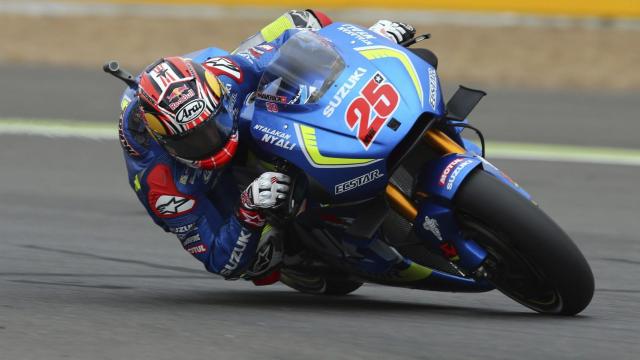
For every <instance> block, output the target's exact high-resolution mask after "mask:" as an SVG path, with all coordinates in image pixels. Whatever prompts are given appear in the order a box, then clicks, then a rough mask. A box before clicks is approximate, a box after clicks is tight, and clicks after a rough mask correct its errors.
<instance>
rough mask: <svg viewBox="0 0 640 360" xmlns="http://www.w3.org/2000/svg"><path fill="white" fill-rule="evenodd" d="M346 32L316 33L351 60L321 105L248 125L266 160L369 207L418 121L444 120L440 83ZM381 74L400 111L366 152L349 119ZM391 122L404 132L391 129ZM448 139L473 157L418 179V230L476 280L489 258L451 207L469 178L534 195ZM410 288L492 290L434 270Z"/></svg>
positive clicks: (269, 107)
mask: <svg viewBox="0 0 640 360" xmlns="http://www.w3.org/2000/svg"><path fill="white" fill-rule="evenodd" d="M341 28H343V25H342V24H334V25H332V26H329V27H327V28H324V29H322V30H320V31H319V32H318V34H319V35H321V36H323V37H325V38H327V39H330V42H331V46H333V48H334V49H335V51H336V52H337V53H339V54H340V56H341V57H342V58H343V59H346V61H345V63H346V66H345V68H344V70H343V71H342V72H341V73H340V74H339V76H337V77H336V78H335V81H333V83H332V84H331V86H330V88H329V89H328V90H327V91H326V93H324V95H323V96H322V97H321V98H320V99H318V100H317V101H316V102H315V103H304V104H292V103H285V102H278V101H275V103H274V102H272V101H270V99H266V100H265V99H258V100H256V101H255V106H254V109H253V111H252V114H251V115H252V117H251V119H247V120H251V125H250V126H251V135H252V136H253V137H254V140H255V143H256V144H257V147H258V149H259V150H260V151H261V152H263V153H267V154H273V155H276V156H277V157H279V158H283V159H285V160H287V161H289V162H291V163H293V164H294V165H295V166H297V167H298V168H300V169H301V170H302V171H304V173H305V174H306V175H307V176H308V177H309V178H311V179H312V180H313V181H315V183H317V184H319V185H320V188H321V189H322V190H324V192H325V195H327V196H328V197H329V198H331V202H332V203H343V202H350V201H356V200H363V199H367V198H372V197H374V196H376V195H377V194H379V193H381V192H383V191H384V189H385V187H386V186H387V184H388V182H389V179H390V177H391V175H392V174H391V173H390V170H389V168H388V164H387V160H386V159H388V158H389V156H390V154H391V152H392V151H393V150H394V148H395V147H396V146H397V145H398V144H399V143H400V142H401V141H402V139H404V138H405V136H407V135H408V133H409V131H410V130H411V128H412V127H413V125H414V124H415V123H416V121H417V120H418V118H419V116H420V115H421V114H425V113H426V114H428V115H430V116H431V117H432V118H442V117H444V115H445V105H444V99H443V96H442V89H441V87H440V82H439V79H438V78H437V75H436V70H435V69H434V68H433V67H432V66H431V65H430V64H428V63H427V62H425V61H424V60H422V59H420V58H419V57H417V56H416V55H415V54H413V53H412V52H411V51H408V50H407V49H405V48H403V47H401V46H398V45H395V44H391V43H389V42H388V41H387V40H386V39H383V38H379V37H377V36H371V37H369V38H364V39H363V38H361V37H357V36H353V35H352V34H350V33H348V32H344V31H341ZM362 30H363V31H366V30H365V29H362ZM378 74H379V75H382V79H384V80H383V82H382V83H384V82H389V83H391V84H392V85H393V87H394V88H395V89H396V90H397V93H398V94H399V104H398V106H397V108H396V109H395V111H394V112H393V113H392V115H391V116H389V118H388V119H387V120H386V121H385V122H384V125H383V126H382V127H381V128H380V130H379V132H378V133H377V134H376V135H375V137H374V140H373V141H372V142H371V143H370V144H369V146H368V147H366V146H363V144H362V142H361V141H360V139H359V138H358V135H357V134H358V131H357V129H354V128H353V127H351V126H349V123H348V120H347V116H348V115H346V113H347V112H348V108H349V106H351V105H352V104H353V103H354V102H355V101H357V100H358V98H361V97H363V91H364V90H363V89H364V88H365V87H366V84H367V83H368V81H369V80H370V79H373V78H374V77H376V76H377V75H378ZM345 87H346V88H347V90H348V91H345ZM328 108H332V109H333V110H335V111H328V110H327V109H328ZM328 113H329V114H328ZM327 114H328V115H327ZM374 115H375V114H374ZM392 119H393V121H394V122H396V123H399V126H397V127H396V128H391V127H390V126H388V125H389V122H390V121H392ZM273 134H276V135H277V136H274V135H273ZM450 135H451V137H452V138H453V139H454V140H455V141H457V142H458V143H459V144H460V145H461V146H463V147H464V148H465V149H467V153H465V154H451V155H447V156H444V157H442V158H440V159H436V160H433V161H429V162H427V163H426V164H425V165H424V167H423V169H422V171H421V173H420V174H416V175H417V178H418V190H420V191H423V192H425V193H427V194H429V200H428V201H424V202H423V203H422V205H421V208H420V209H419V214H418V217H417V218H416V221H415V224H414V229H415V231H416V232H417V233H418V235H420V236H421V237H422V238H423V239H424V240H425V243H426V244H427V245H428V246H429V247H431V248H432V249H434V250H436V251H441V252H442V253H443V254H444V255H446V256H448V257H449V260H450V261H451V262H452V263H454V264H456V265H457V266H458V267H459V268H460V269H463V270H465V271H467V272H472V271H474V270H475V269H477V268H478V267H479V266H480V265H481V264H482V262H483V261H484V259H485V257H486V255H487V254H486V252H485V250H484V249H482V248H481V247H480V246H479V245H477V244H476V243H475V242H473V241H471V240H468V239H465V238H463V236H462V234H461V232H460V230H459V227H458V225H457V224H456V220H455V218H454V216H453V211H452V209H451V207H450V204H451V200H452V199H453V198H454V196H455V194H456V192H457V191H458V189H459V188H460V186H461V184H463V183H464V181H465V178H466V177H467V176H468V175H469V174H470V173H471V172H472V171H473V170H474V169H476V168H483V169H484V170H486V171H487V172H489V173H491V174H493V175H495V176H496V177H498V178H500V179H501V180H502V181H504V182H505V183H506V184H508V185H509V186H511V187H512V188H514V189H515V190H517V191H518V192H520V193H521V194H522V195H523V196H525V197H527V198H529V195H528V194H527V193H526V192H525V191H524V190H522V189H521V188H520V187H519V186H517V184H515V183H514V182H512V181H511V180H510V178H508V177H507V176H506V175H504V174H503V173H502V172H501V171H500V170H498V169H497V168H495V167H494V166H493V165H491V164H490V163H488V162H487V161H486V160H484V159H483V158H482V157H481V156H479V155H478V153H479V152H480V151H479V149H478V148H477V146H475V144H473V143H471V142H469V141H467V140H466V139H464V138H462V137H461V136H460V135H459V133H458V132H456V131H453V132H451V134H450ZM278 141H279V143H278ZM345 159H346V160H345ZM319 160H320V161H319ZM342 160H344V161H342ZM358 160H360V161H358ZM425 223H426V224H425ZM430 224H431V225H432V226H431V227H429V226H428V225H430ZM434 229H437V230H434ZM436 231H437V232H438V236H436V235H435V232H436ZM396 285H397V284H396ZM410 286H411V287H418V288H426V289H432V290H433V289H435V290H450V291H486V290H489V289H491V286H490V285H488V284H487V283H484V282H483V283H479V282H477V281H475V280H473V279H470V278H466V277H462V276H455V275H450V274H447V273H442V272H439V271H435V270H434V271H433V273H432V274H431V275H430V276H429V277H428V278H427V279H423V280H421V281H419V282H416V283H413V284H411V285H410Z"/></svg>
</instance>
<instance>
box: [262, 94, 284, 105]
mask: <svg viewBox="0 0 640 360" xmlns="http://www.w3.org/2000/svg"><path fill="white" fill-rule="evenodd" d="M256 98H258V99H261V100H266V101H271V102H278V103H281V104H286V103H287V97H286V96H280V95H270V94H265V93H261V92H257V93H256Z"/></svg>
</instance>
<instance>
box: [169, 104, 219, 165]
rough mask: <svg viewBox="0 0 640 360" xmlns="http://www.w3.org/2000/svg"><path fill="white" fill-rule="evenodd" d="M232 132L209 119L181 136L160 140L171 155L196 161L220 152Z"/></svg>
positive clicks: (214, 120)
mask: <svg viewBox="0 0 640 360" xmlns="http://www.w3.org/2000/svg"><path fill="white" fill-rule="evenodd" d="M220 115H222V114H217V115H216V116H220ZM230 130H231V129H229V128H224V127H222V126H218V121H216V119H209V120H207V121H205V122H204V123H202V124H200V125H198V126H196V127H195V128H193V129H191V130H189V131H187V132H185V133H183V134H181V135H179V136H172V137H161V138H159V140H160V142H161V143H162V145H163V146H164V148H165V149H166V150H167V151H168V152H169V153H170V154H171V155H173V156H178V157H181V158H183V159H187V160H194V161H195V160H201V159H204V158H206V157H209V156H211V155H213V154H215V153H217V152H218V151H220V149H222V148H223V147H224V145H225V144H226V142H227V141H228V139H229V136H230V134H231V131H230Z"/></svg>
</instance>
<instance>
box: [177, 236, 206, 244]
mask: <svg viewBox="0 0 640 360" xmlns="http://www.w3.org/2000/svg"><path fill="white" fill-rule="evenodd" d="M180 241H181V242H182V246H189V245H191V244H193V243H197V242H198V241H201V239H200V235H199V234H195V235H192V236H189V237H188V238H186V239H181V240H180Z"/></svg>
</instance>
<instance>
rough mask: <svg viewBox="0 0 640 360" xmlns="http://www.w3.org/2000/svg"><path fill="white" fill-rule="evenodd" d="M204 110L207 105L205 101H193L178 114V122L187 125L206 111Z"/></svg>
mask: <svg viewBox="0 0 640 360" xmlns="http://www.w3.org/2000/svg"><path fill="white" fill-rule="evenodd" d="M204 108H205V103H204V101H203V100H193V101H191V102H190V103H188V104H187V105H185V106H184V107H183V108H182V109H181V110H180V111H178V114H176V120H177V121H178V122H179V123H180V124H184V123H187V122H189V121H191V120H193V119H196V118H197V117H198V116H200V114H202V112H203V111H204Z"/></svg>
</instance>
